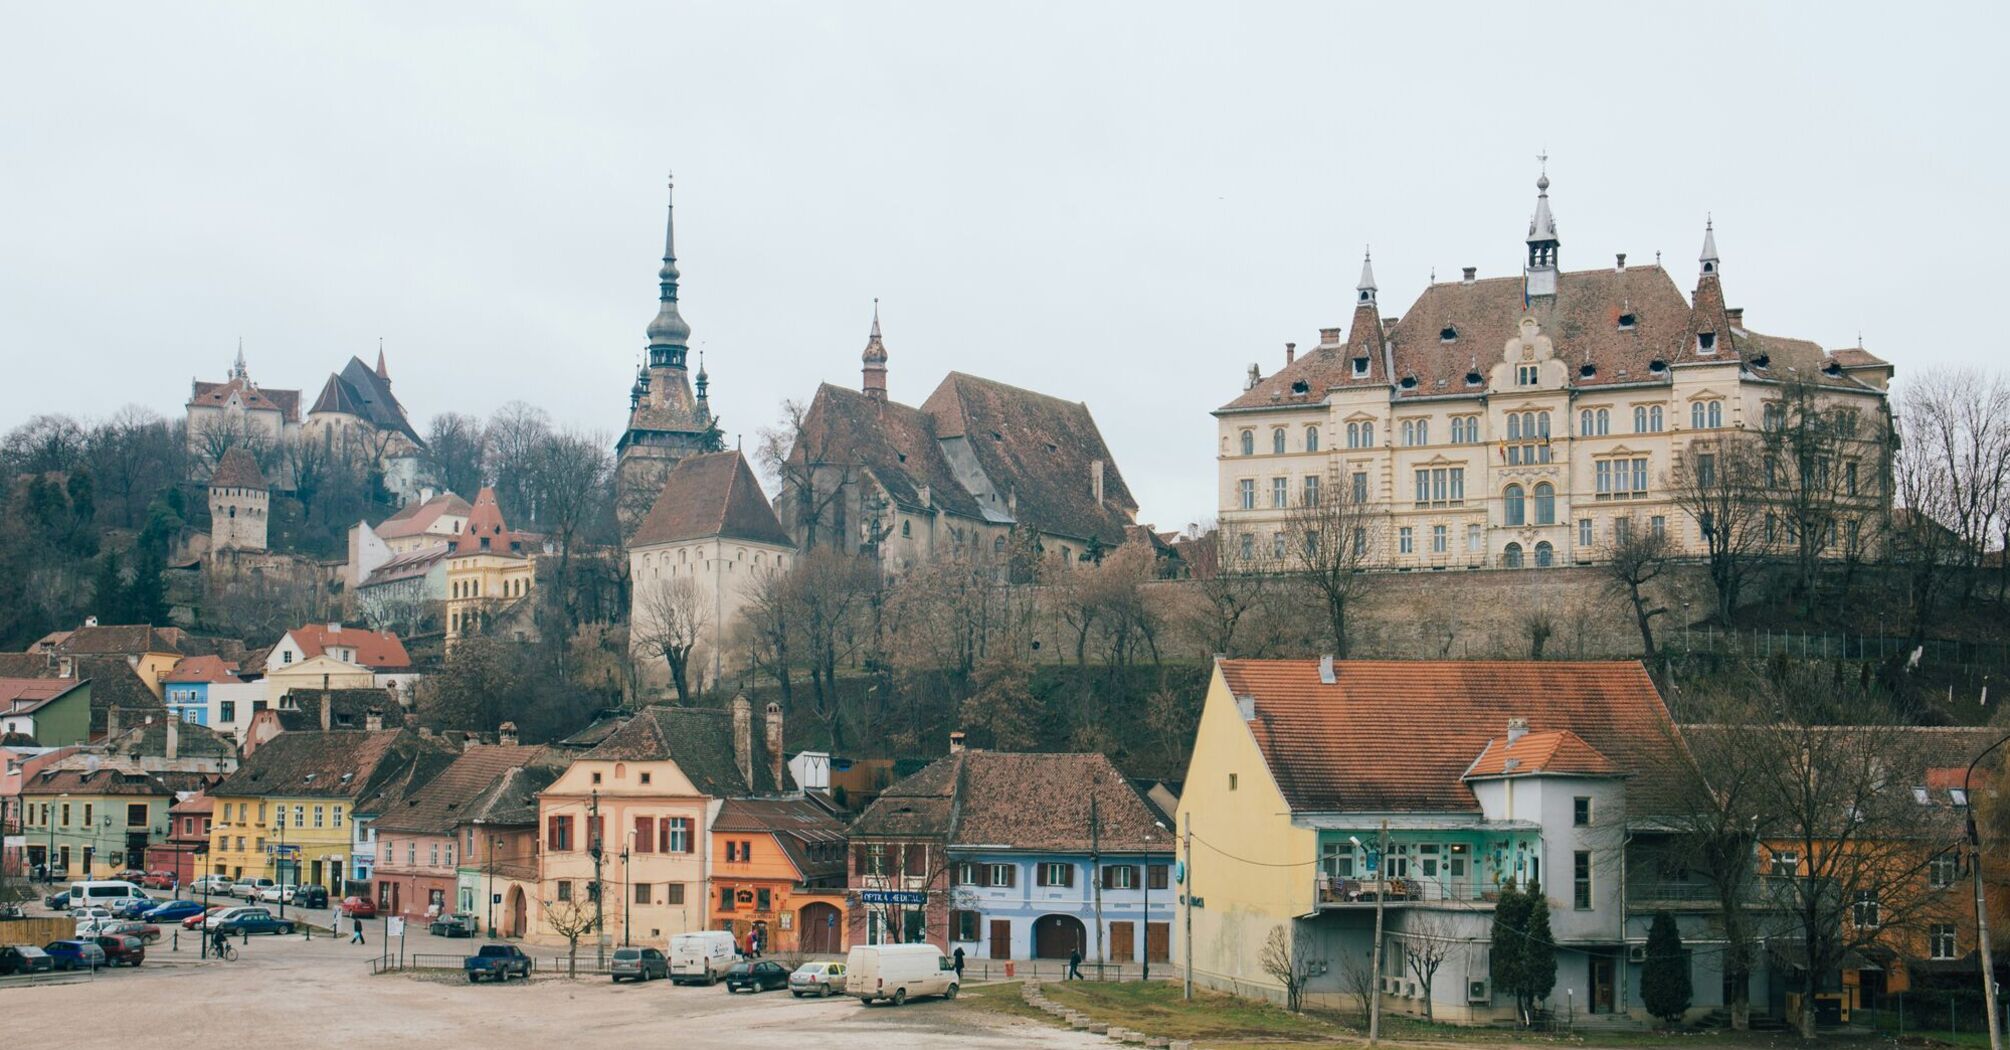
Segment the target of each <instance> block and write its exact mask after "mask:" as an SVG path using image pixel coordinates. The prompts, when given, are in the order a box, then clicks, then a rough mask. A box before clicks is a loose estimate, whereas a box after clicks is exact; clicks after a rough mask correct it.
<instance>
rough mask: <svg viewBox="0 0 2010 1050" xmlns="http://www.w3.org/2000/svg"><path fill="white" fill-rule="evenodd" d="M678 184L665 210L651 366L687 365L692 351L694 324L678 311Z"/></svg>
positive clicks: (671, 188)
mask: <svg viewBox="0 0 2010 1050" xmlns="http://www.w3.org/2000/svg"><path fill="white" fill-rule="evenodd" d="M675 187H676V183H675V181H672V182H671V183H670V184H669V189H668V191H667V192H670V193H671V194H672V196H671V199H670V202H669V204H668V205H667V206H666V207H665V209H664V211H665V214H666V217H665V218H664V220H663V268H662V269H660V270H658V271H656V286H657V289H658V291H657V297H656V298H657V307H656V319H655V320H653V321H651V322H649V367H651V368H683V367H684V355H685V354H686V353H688V352H689V351H690V343H691V326H690V325H689V324H686V323H685V322H684V315H683V314H681V313H679V312H678V310H677V278H678V277H679V276H681V275H680V274H679V273H678V272H677V202H676V199H675V196H674V192H675Z"/></svg>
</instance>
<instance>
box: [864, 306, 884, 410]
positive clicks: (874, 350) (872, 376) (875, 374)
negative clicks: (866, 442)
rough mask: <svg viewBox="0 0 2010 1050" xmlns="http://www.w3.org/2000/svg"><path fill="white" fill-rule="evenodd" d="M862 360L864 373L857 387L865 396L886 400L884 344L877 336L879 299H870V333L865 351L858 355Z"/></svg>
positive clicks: (876, 399) (875, 399)
mask: <svg viewBox="0 0 2010 1050" xmlns="http://www.w3.org/2000/svg"><path fill="white" fill-rule="evenodd" d="M859 359H860V360H861V361H863V362H864V364H863V366H861V368H860V371H861V372H862V373H863V374H864V375H863V378H862V380H861V381H860V383H859V388H860V389H861V390H863V391H864V392H865V396H867V397H869V398H871V399H873V400H874V401H884V400H886V344H885V343H882V342H880V338H879V300H878V299H874V300H873V301H872V334H871V335H869V336H867V337H866V340H865V353H862V354H860V355H859Z"/></svg>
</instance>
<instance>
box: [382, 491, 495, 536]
mask: <svg viewBox="0 0 2010 1050" xmlns="http://www.w3.org/2000/svg"><path fill="white" fill-rule="evenodd" d="M473 510H474V508H473V507H472V506H470V505H469V504H468V501H467V500H464V499H462V498H460V497H459V496H456V495H454V494H453V493H451V492H442V493H440V494H439V495H437V496H434V497H433V498H432V499H429V500H427V501H426V502H424V503H407V504H405V505H404V506H403V507H400V508H398V513H396V514H393V515H391V516H390V517H388V518H385V519H384V520H383V521H382V522H381V523H379V524H378V525H377V527H376V528H374V529H372V530H371V531H372V532H375V533H376V534H377V535H378V536H381V537H383V538H384V539H387V540H392V539H402V538H404V537H407V536H422V535H424V534H425V532H426V530H427V529H430V528H432V527H433V523H435V522H437V521H439V520H440V518H442V517H453V518H465V517H467V516H468V514H469V513H471V512H472V511H473Z"/></svg>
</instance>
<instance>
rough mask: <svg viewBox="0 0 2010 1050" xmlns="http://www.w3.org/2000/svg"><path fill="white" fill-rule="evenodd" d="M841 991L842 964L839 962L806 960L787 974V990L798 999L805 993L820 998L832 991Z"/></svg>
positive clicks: (842, 984)
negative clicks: (794, 970)
mask: <svg viewBox="0 0 2010 1050" xmlns="http://www.w3.org/2000/svg"><path fill="white" fill-rule="evenodd" d="M843 991H844V964H843V963H841V962H806V963H804V964H802V965H801V966H798V967H796V972H794V973H792V974H790V975H789V992H790V994H792V995H794V996H795V997H796V998H798V999H801V998H802V997H803V996H805V995H814V996H816V997H817V998H819V999H822V998H826V997H828V996H829V995H830V994H831V993H832V992H843Z"/></svg>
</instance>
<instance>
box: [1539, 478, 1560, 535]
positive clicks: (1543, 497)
mask: <svg viewBox="0 0 2010 1050" xmlns="http://www.w3.org/2000/svg"><path fill="white" fill-rule="evenodd" d="M1535 523H1536V524H1537V525H1554V524H1556V489H1555V488H1554V487H1553V486H1551V485H1550V483H1549V482H1547V481H1542V482H1537V483H1536V486H1535Z"/></svg>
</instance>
